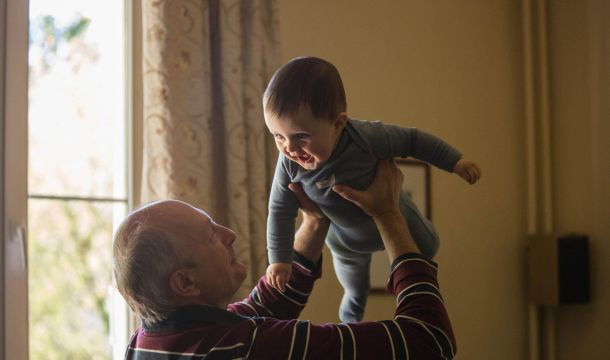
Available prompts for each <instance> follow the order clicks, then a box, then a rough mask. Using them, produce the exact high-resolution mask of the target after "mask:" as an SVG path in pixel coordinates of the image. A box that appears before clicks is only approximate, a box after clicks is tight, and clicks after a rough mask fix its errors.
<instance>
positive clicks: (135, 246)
mask: <svg viewBox="0 0 610 360" xmlns="http://www.w3.org/2000/svg"><path fill="white" fill-rule="evenodd" d="M234 240H235V234H234V233H233V231H231V230H230V229H227V228H225V227H224V226H221V225H218V224H216V223H215V222H214V221H213V220H212V219H211V218H210V217H209V215H208V214H207V213H205V212H204V211H202V210H200V209H197V208H195V207H193V206H191V205H189V204H187V203H184V202H181V201H177V200H166V201H159V202H155V203H152V204H149V205H146V206H144V207H142V208H139V209H137V210H135V211H133V212H132V213H130V214H129V215H128V216H127V218H126V219H125V220H124V221H123V222H122V223H121V225H120V226H119V228H118V230H117V232H116V234H115V237H114V246H113V260H114V274H115V278H116V282H117V287H118V289H119V291H120V292H121V294H122V295H123V297H124V298H125V299H126V300H127V302H128V304H129V305H130V307H131V308H132V309H133V310H134V311H135V312H136V313H137V314H138V315H139V316H140V317H141V318H142V320H143V321H144V322H145V323H148V324H154V323H156V322H159V321H161V320H163V319H165V318H166V317H167V316H168V315H169V314H170V313H171V312H172V311H174V310H175V309H176V308H177V307H179V306H182V305H191V304H207V305H212V306H217V307H226V304H227V303H228V301H229V300H230V299H231V297H232V296H233V295H234V293H235V291H237V289H238V288H239V286H240V285H241V283H242V282H243V280H244V279H245V275H246V269H245V266H244V265H243V264H241V263H239V262H238V261H237V260H236V256H235V253H234V251H233V246H232V245H233V242H234Z"/></svg>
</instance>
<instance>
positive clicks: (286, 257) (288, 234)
mask: <svg viewBox="0 0 610 360" xmlns="http://www.w3.org/2000/svg"><path fill="white" fill-rule="evenodd" d="M288 165H289V164H288V160H286V158H285V157H284V156H283V155H280V156H279V157H278V159H277V165H276V167H275V175H274V176H273V183H272V185H271V192H270V194H269V215H268V216H267V253H268V256H269V263H270V264H274V263H290V261H291V254H292V245H293V244H294V230H295V227H294V222H295V219H296V216H297V212H298V210H299V203H298V201H297V199H296V197H295V196H294V194H293V193H292V191H290V189H289V188H288V184H290V176H289V174H288V169H287V166H288Z"/></svg>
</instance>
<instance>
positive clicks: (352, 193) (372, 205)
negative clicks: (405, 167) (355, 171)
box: [333, 160, 419, 262]
mask: <svg viewBox="0 0 610 360" xmlns="http://www.w3.org/2000/svg"><path fill="white" fill-rule="evenodd" d="M402 181H403V176H402V173H401V172H400V170H398V168H397V167H396V164H395V163H394V161H393V160H380V161H379V163H378V164H377V173H376V174H375V180H373V183H372V184H371V186H369V188H368V189H366V190H364V191H358V190H354V189H352V188H350V187H349V186H346V185H335V186H334V187H333V190H334V191H336V192H337V193H338V194H339V195H341V196H343V197H344V198H345V199H347V200H349V201H351V202H353V203H355V204H356V205H358V206H359V207H360V208H361V209H362V210H363V211H364V212H366V213H367V214H369V215H371V216H372V217H373V220H374V221H375V224H376V225H377V229H378V230H379V234H381V239H382V240H383V245H384V246H385V249H386V252H387V254H388V258H389V259H390V262H393V261H394V260H395V259H396V258H397V257H398V256H400V255H402V254H405V253H419V249H418V248H417V245H415V242H414V241H413V238H412V237H411V233H410V231H409V227H408V225H407V222H406V220H405V218H404V217H403V215H402V213H401V212H400V206H399V203H398V201H399V198H400V191H401V187H402Z"/></svg>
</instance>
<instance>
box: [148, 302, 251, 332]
mask: <svg viewBox="0 0 610 360" xmlns="http://www.w3.org/2000/svg"><path fill="white" fill-rule="evenodd" d="M246 320H248V318H247V317H244V316H241V315H237V314H235V313H232V312H229V311H227V310H224V309H219V308H217V307H214V306H209V305H189V306H183V307H180V308H178V309H176V310H175V311H174V312H172V313H171V314H170V315H169V316H168V317H167V318H166V319H165V320H163V321H160V322H158V323H155V324H153V325H146V324H144V323H143V324H142V328H143V329H144V330H145V331H146V332H153V333H155V332H167V331H175V330H180V329H184V328H187V327H190V326H193V325H196V324H200V323H208V324H238V323H240V322H243V321H246Z"/></svg>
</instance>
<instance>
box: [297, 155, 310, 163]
mask: <svg viewBox="0 0 610 360" xmlns="http://www.w3.org/2000/svg"><path fill="white" fill-rule="evenodd" d="M297 159H299V161H300V162H302V163H308V162H310V161H311V160H313V157H312V156H311V155H299V156H297Z"/></svg>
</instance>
